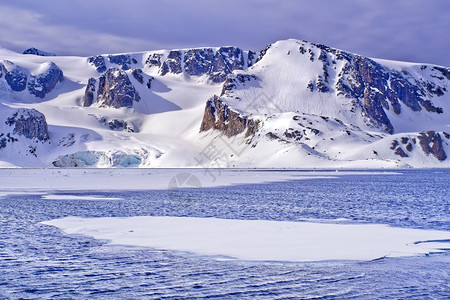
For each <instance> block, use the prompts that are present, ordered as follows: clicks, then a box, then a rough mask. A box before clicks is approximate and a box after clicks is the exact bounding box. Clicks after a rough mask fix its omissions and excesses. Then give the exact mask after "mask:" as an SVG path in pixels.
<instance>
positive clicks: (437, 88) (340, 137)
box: [0, 39, 450, 171]
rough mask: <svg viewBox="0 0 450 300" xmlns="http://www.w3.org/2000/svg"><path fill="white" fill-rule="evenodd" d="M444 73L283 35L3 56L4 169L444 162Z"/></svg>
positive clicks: (0, 131)
mask: <svg viewBox="0 0 450 300" xmlns="http://www.w3.org/2000/svg"><path fill="white" fill-rule="evenodd" d="M449 83H450V68H448V67H443V66H436V65H431V64H424V63H407V62H398V61H388V60H382V59H373V58H368V57H364V56H361V55H358V54H354V53H350V52H347V51H343V50H339V49H334V48H331V47H328V46H325V45H322V44H317V43H311V42H307V41H300V40H293V39H290V40H282V41H278V42H275V43H273V44H269V45H268V46H267V47H266V48H265V49H263V50H261V51H247V50H242V49H240V48H237V47H229V46H227V47H204V48H193V49H180V50H160V51H146V52H138V53H124V54H104V55H96V56H92V57H73V56H58V55H55V54H53V53H49V52H45V51H42V50H38V49H35V48H30V49H28V50H26V51H25V52H24V53H15V52H12V51H9V50H6V49H0V167H199V168H204V169H205V171H207V170H209V169H211V168H224V167H244V168H246V167H260V168H288V167H291V168H399V167H401V168H408V167H417V168H431V167H437V168H440V167H444V168H448V167H450V158H449V156H450V146H449V143H450V96H449V89H450V85H449Z"/></svg>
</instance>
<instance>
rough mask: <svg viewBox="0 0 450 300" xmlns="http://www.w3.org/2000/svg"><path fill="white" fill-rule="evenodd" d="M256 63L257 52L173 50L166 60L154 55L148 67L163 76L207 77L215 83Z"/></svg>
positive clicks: (208, 49) (203, 49)
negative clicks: (235, 71)
mask: <svg viewBox="0 0 450 300" xmlns="http://www.w3.org/2000/svg"><path fill="white" fill-rule="evenodd" d="M245 56H247V61H246V60H245ZM254 61H255V52H251V51H249V52H248V53H245V52H244V51H242V50H241V49H239V48H236V47H221V48H219V49H217V50H215V49H213V48H202V49H190V50H186V51H185V50H173V51H170V52H169V54H168V55H167V57H166V58H165V59H164V55H163V54H159V53H153V54H150V55H149V57H148V58H147V60H146V62H145V64H146V65H147V66H148V67H158V68H160V69H159V72H160V74H161V75H166V74H168V73H171V74H181V73H183V72H185V73H186V74H187V75H189V76H203V75H207V76H208V79H209V80H210V81H211V82H213V83H220V82H223V81H225V79H226V77H227V75H228V74H230V73H231V72H233V71H234V70H243V69H245V68H247V67H248V66H250V65H252V64H253V63H254Z"/></svg>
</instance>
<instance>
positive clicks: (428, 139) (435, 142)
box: [417, 131, 447, 161]
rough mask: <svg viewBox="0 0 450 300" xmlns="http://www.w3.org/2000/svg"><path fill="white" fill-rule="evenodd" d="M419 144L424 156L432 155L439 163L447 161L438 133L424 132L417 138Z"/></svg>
mask: <svg viewBox="0 0 450 300" xmlns="http://www.w3.org/2000/svg"><path fill="white" fill-rule="evenodd" d="M417 138H418V140H419V144H420V146H421V147H422V150H423V152H425V154H427V155H428V154H430V153H431V154H432V155H433V156H434V157H436V158H437V159H438V160H439V161H444V160H446V159H447V154H446V153H445V151H444V148H443V144H442V142H443V141H442V138H441V135H440V134H439V133H438V132H435V131H424V132H421V133H420V134H419V135H418V136H417Z"/></svg>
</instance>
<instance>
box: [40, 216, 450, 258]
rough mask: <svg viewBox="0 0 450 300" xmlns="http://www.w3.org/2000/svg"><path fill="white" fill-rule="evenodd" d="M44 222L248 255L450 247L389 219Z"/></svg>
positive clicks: (220, 254)
mask: <svg viewBox="0 0 450 300" xmlns="http://www.w3.org/2000/svg"><path fill="white" fill-rule="evenodd" d="M43 224H46V225H52V226H56V227H58V228H60V229H62V230H63V231H64V232H65V233H68V234H82V235H86V236H90V237H93V238H96V239H103V240H109V241H111V244H114V245H128V246H137V247H151V248H155V249H161V250H175V251H183V252H189V253H193V254H195V255H200V256H212V257H215V258H220V259H223V258H227V259H238V260H247V261H270V262H313V261H348V260H350V261H351V260H356V261H369V260H374V259H378V258H383V257H403V256H415V255H425V254H429V253H432V252H440V251H445V250H443V249H450V232H446V231H434V230H421V229H408V228H395V227H389V226H387V225H367V224H358V225H355V224H324V223H309V222H284V221H283V222H281V221H263V220H230V219H215V218H191V217H129V218H79V217H67V218H63V219H56V220H51V221H46V222H43Z"/></svg>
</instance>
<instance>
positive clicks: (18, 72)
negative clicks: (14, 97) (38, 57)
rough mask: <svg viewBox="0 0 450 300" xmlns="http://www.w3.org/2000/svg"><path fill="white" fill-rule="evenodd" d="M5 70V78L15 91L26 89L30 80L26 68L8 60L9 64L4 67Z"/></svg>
mask: <svg viewBox="0 0 450 300" xmlns="http://www.w3.org/2000/svg"><path fill="white" fill-rule="evenodd" d="M7 68H8V69H9V70H7ZM4 71H6V74H5V80H6V82H7V83H8V85H9V86H10V88H11V89H12V90H13V91H15V92H21V91H23V90H25V88H26V87H27V82H28V74H27V72H26V71H25V70H24V69H22V68H21V67H18V66H15V65H14V64H12V63H10V62H8V66H7V67H4Z"/></svg>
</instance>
